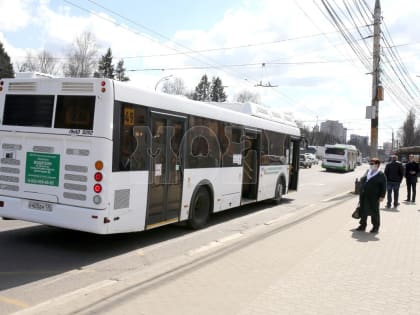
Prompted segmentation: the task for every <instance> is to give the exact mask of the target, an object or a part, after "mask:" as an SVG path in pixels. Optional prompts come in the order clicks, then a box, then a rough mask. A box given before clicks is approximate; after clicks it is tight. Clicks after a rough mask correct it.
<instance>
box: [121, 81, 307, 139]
mask: <svg viewBox="0 0 420 315" xmlns="http://www.w3.org/2000/svg"><path fill="white" fill-rule="evenodd" d="M114 86H115V99H116V100H120V101H126V102H133V103H136V104H141V105H145V106H150V107H154V108H157V109H162V110H168V111H173V112H175V113H186V114H191V115H195V116H199V117H204V118H209V119H215V120H219V121H226V122H230V123H233V124H238V125H244V126H249V127H254V128H259V129H267V130H271V131H277V132H283V133H286V134H290V135H293V136H296V137H300V130H299V128H298V126H297V125H296V123H295V122H294V121H292V120H289V121H286V120H285V119H283V120H280V119H277V120H276V119H269V118H268V117H262V116H256V115H252V114H249V113H246V112H241V111H239V110H238V111H235V110H232V109H229V108H227V107H229V105H230V104H229V103H220V104H216V103H205V102H199V101H194V100H190V99H188V98H186V97H184V96H176V95H170V94H165V93H156V92H154V91H148V90H143V89H140V88H138V87H134V86H131V85H128V84H126V83H122V82H118V81H114ZM139 92H140V97H139V94H138V93H139ZM223 104H224V105H223ZM265 108H266V107H265Z"/></svg>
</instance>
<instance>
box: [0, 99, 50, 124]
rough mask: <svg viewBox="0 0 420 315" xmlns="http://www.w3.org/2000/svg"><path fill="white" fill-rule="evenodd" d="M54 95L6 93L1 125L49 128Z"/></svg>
mask: <svg viewBox="0 0 420 315" xmlns="http://www.w3.org/2000/svg"><path fill="white" fill-rule="evenodd" d="M53 110H54V95H11V94H8V95H6V101H5V104H4V113H3V125H11V126H27V127H48V128H51V122H52V116H53Z"/></svg>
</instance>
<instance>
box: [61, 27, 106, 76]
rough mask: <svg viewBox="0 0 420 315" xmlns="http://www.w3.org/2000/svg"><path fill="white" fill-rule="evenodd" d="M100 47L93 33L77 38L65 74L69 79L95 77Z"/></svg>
mask: <svg viewBox="0 0 420 315" xmlns="http://www.w3.org/2000/svg"><path fill="white" fill-rule="evenodd" d="M97 54H98V46H97V44H96V39H95V36H94V35H93V34H92V33H91V32H84V33H83V34H82V35H80V36H79V37H77V38H76V40H75V41H74V43H73V46H72V47H71V49H70V51H69V52H68V54H67V58H68V60H67V62H66V63H65V64H64V69H63V70H64V74H65V75H66V76H68V77H81V78H86V77H90V76H92V75H93V73H94V71H95V68H96V63H97V59H98V58H97Z"/></svg>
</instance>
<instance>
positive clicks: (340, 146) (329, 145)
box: [325, 143, 357, 151]
mask: <svg viewBox="0 0 420 315" xmlns="http://www.w3.org/2000/svg"><path fill="white" fill-rule="evenodd" d="M325 148H338V149H346V150H354V151H357V148H356V147H355V146H354V145H352V144H344V143H343V144H340V143H336V144H326V145H325Z"/></svg>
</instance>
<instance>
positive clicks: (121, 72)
mask: <svg viewBox="0 0 420 315" xmlns="http://www.w3.org/2000/svg"><path fill="white" fill-rule="evenodd" d="M115 79H116V80H118V81H123V82H124V81H130V78H129V77H127V76H126V75H125V68H124V60H123V59H121V60H120V61H118V64H117V69H115Z"/></svg>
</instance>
